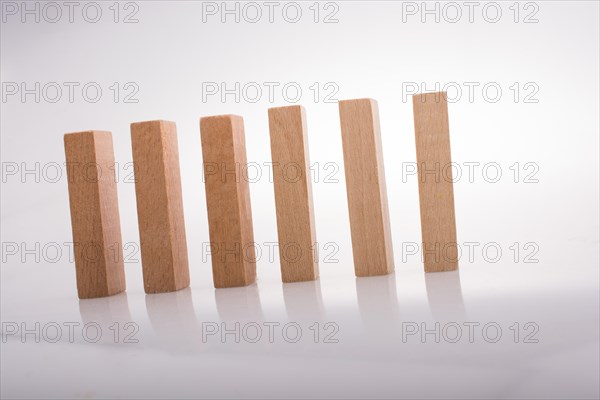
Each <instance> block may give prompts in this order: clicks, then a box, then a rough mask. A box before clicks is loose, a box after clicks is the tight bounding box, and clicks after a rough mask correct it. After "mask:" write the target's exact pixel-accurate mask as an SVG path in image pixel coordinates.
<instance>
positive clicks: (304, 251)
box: [269, 106, 319, 282]
mask: <svg viewBox="0 0 600 400" xmlns="http://www.w3.org/2000/svg"><path fill="white" fill-rule="evenodd" d="M269 131H270V136H271V159H272V162H273V184H274V187H275V208H276V213H277V235H278V239H279V260H280V264H281V279H282V281H283V282H300V281H311V280H315V279H317V278H318V277H319V264H318V260H317V259H316V258H315V251H313V250H314V249H313V247H314V246H315V245H316V234H315V218H314V208H313V199H312V188H311V177H310V162H309V157H308V136H307V133H306V112H305V111H304V108H303V107H302V106H289V107H277V108H270V109H269Z"/></svg>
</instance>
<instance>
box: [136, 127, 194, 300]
mask: <svg viewBox="0 0 600 400" xmlns="http://www.w3.org/2000/svg"><path fill="white" fill-rule="evenodd" d="M131 147H132V149H133V163H134V167H135V168H134V172H135V195H136V199H137V212H138V225H139V231H140V247H141V249H142V270H143V272H144V290H145V291H146V293H163V292H173V291H175V290H180V289H183V288H186V287H188V286H189V285H190V272H189V268H188V254H187V241H186V236H185V221H184V218H183V200H182V195H181V177H180V175H179V151H178V146H177V129H176V127H175V123H174V122H169V121H148V122H137V123H133V124H131Z"/></svg>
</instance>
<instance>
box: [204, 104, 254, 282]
mask: <svg viewBox="0 0 600 400" xmlns="http://www.w3.org/2000/svg"><path fill="white" fill-rule="evenodd" d="M200 133H201V135H200V136H201V141H202V158H203V163H204V183H205V187H206V206H207V209H208V227H209V234H210V246H211V259H212V268H213V281H214V284H215V287H216V288H226V287H235V286H246V285H249V284H251V283H253V282H254V281H255V280H256V255H255V247H254V246H255V244H254V232H253V228H252V208H251V206H250V189H249V187H248V180H247V179H245V178H244V177H242V175H241V170H242V169H244V168H246V166H247V164H248V162H247V160H246V140H245V137H244V120H243V119H242V117H239V116H236V115H221V116H213V117H204V118H201V119H200Z"/></svg>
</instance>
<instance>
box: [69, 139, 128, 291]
mask: <svg viewBox="0 0 600 400" xmlns="http://www.w3.org/2000/svg"><path fill="white" fill-rule="evenodd" d="M64 140H65V155H66V159H67V178H68V181H69V183H68V184H69V204H70V208H71V226H72V229H73V242H74V246H73V248H74V252H75V271H76V276H77V292H78V295H79V298H80V299H87V298H94V297H104V296H111V295H113V294H116V293H120V292H122V291H124V290H125V270H124V268H123V257H122V248H123V247H122V244H121V225H120V222H119V204H118V201H117V184H116V180H115V173H114V164H115V157H114V153H113V143H112V135H111V134H110V132H100V131H87V132H78V133H69V134H66V135H65V139H64Z"/></svg>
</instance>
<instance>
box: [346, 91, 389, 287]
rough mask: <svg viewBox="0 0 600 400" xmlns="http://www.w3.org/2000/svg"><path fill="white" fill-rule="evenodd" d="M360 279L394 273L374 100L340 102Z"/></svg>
mask: <svg viewBox="0 0 600 400" xmlns="http://www.w3.org/2000/svg"><path fill="white" fill-rule="evenodd" d="M339 110H340V123H341V127H342V145H343V147H344V169H345V172H346V186H347V189H346V190H347V195H348V208H349V212H350V231H351V234H352V253H353V255H354V271H355V273H356V276H373V275H385V274H389V273H391V272H392V271H393V270H394V254H393V250H392V235H391V230H390V217H389V211H388V201H387V190H386V185H385V172H384V169H383V153H382V144H381V132H380V127H379V110H378V107H377V102H376V101H375V100H372V99H357V100H344V101H340V102H339Z"/></svg>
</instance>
